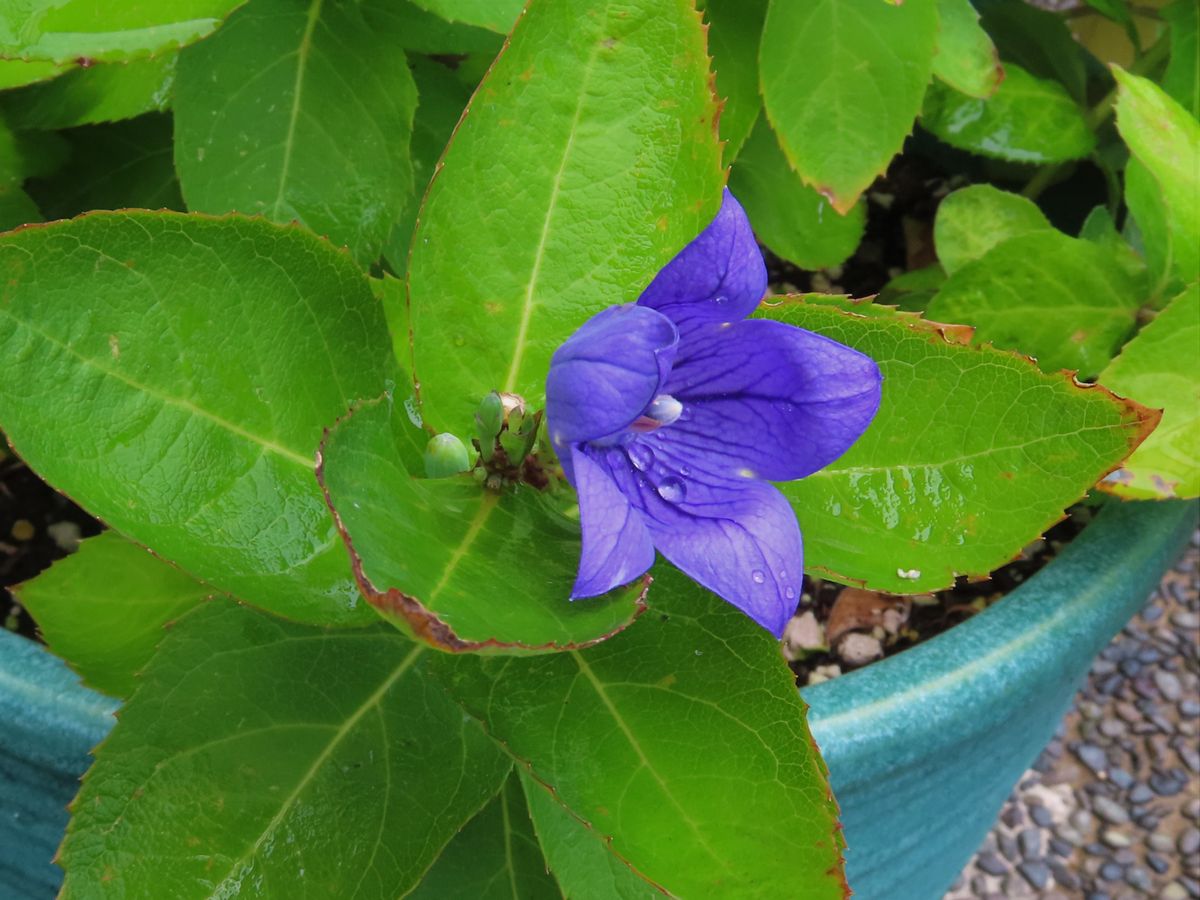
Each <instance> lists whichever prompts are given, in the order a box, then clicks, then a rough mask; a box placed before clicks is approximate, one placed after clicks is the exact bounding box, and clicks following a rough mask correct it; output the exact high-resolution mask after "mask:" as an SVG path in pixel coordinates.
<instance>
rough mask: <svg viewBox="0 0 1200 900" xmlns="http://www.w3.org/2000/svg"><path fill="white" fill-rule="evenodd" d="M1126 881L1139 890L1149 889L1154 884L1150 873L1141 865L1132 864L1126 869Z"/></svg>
mask: <svg viewBox="0 0 1200 900" xmlns="http://www.w3.org/2000/svg"><path fill="white" fill-rule="evenodd" d="M1125 883H1126V884H1128V885H1129V886H1130V887H1135V888H1137V889H1138V890H1139V891H1148V890H1150V888H1151V886H1152V882H1151V880H1150V873H1149V872H1147V871H1146V870H1145V869H1143V868H1142V867H1141V866H1130V867H1129V868H1128V869H1126V870H1125Z"/></svg>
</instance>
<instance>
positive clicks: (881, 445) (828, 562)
mask: <svg viewBox="0 0 1200 900" xmlns="http://www.w3.org/2000/svg"><path fill="white" fill-rule="evenodd" d="M764 315H766V316H768V317H770V318H772V319H777V320H779V321H783V322H788V323H789V324H792V325H797V326H799V327H801V328H807V329H809V330H810V331H815V332H817V333H818V334H824V335H826V336H828V337H831V338H833V339H834V340H837V341H841V342H842V343H844V344H847V345H849V346H851V347H854V348H855V349H856V350H860V351H862V352H863V353H866V354H867V355H868V356H870V357H871V358H872V359H874V360H875V361H876V362H877V363H878V364H879V367H880V369H881V370H882V371H883V378H884V381H883V401H882V403H881V405H880V408H879V412H878V413H876V415H875V419H874V421H873V422H872V423H871V426H870V427H869V428H868V429H867V432H866V433H865V434H864V435H863V436H862V437H861V438H859V440H858V442H857V443H856V444H855V445H854V446H853V447H851V448H850V450H849V452H847V453H846V455H845V456H843V457H841V458H840V459H838V460H837V461H836V462H834V463H833V464H832V465H830V466H827V467H826V468H824V469H822V470H821V471H819V472H817V473H815V474H814V475H810V476H809V477H808V478H805V479H803V480H802V481H792V482H788V483H786V484H781V485H779V488H780V489H781V490H782V491H783V492H784V494H785V495H786V496H787V497H788V499H789V500H791V501H792V504H793V505H794V506H795V508H796V515H797V518H798V519H799V521H800V528H801V531H802V532H803V534H804V544H805V562H806V564H807V567H808V568H809V571H811V572H812V573H814V574H817V575H821V576H826V577H832V578H834V579H835V580H838V581H843V582H848V583H849V582H853V583H862V584H864V585H865V586H866V587H868V588H870V589H873V590H880V591H891V592H895V593H902V594H909V593H921V592H924V591H932V590H938V589H940V588H944V587H949V586H950V585H951V584H953V582H954V578H955V576H956V575H984V574H987V573H988V572H991V571H992V570H993V569H996V568H998V567H999V566H1001V565H1003V564H1004V563H1006V562H1008V561H1009V560H1010V559H1012V558H1013V557H1014V556H1015V555H1016V554H1017V553H1018V552H1019V551H1020V549H1021V548H1022V547H1024V546H1025V545H1026V544H1027V543H1029V542H1030V541H1031V540H1033V539H1034V538H1036V537H1037V536H1039V535H1040V534H1041V533H1042V532H1043V531H1044V529H1045V528H1047V527H1048V526H1049V525H1050V524H1052V523H1053V522H1055V521H1057V520H1058V519H1060V518H1061V517H1062V514H1063V510H1064V509H1065V508H1066V507H1067V506H1069V505H1070V504H1071V503H1073V502H1075V501H1076V500H1078V499H1079V498H1080V497H1081V496H1082V495H1083V493H1084V492H1085V491H1086V490H1087V489H1088V488H1090V487H1091V486H1092V485H1093V484H1095V483H1096V481H1097V480H1098V479H1099V478H1101V477H1102V476H1103V475H1104V474H1105V473H1107V472H1108V471H1110V470H1111V469H1113V468H1114V467H1115V466H1116V465H1117V464H1119V463H1120V461H1121V460H1122V459H1124V458H1125V457H1126V456H1127V455H1128V454H1129V453H1130V452H1131V451H1132V450H1133V448H1134V447H1136V446H1137V445H1138V443H1140V442H1141V440H1142V439H1143V438H1144V437H1145V436H1146V434H1148V433H1149V431H1150V429H1151V428H1153V426H1154V423H1155V421H1156V419H1157V414H1155V413H1154V412H1152V411H1150V410H1147V409H1144V408H1143V407H1141V406H1138V405H1137V404H1134V403H1130V402H1128V401H1122V400H1120V399H1118V398H1116V397H1113V396H1112V395H1111V394H1110V393H1108V392H1107V391H1105V390H1104V389H1103V388H1097V387H1088V386H1081V385H1079V384H1078V383H1076V382H1074V381H1073V380H1072V379H1070V378H1068V377H1065V376H1063V375H1062V374H1058V373H1055V374H1046V373H1043V372H1040V371H1038V369H1037V368H1036V367H1035V366H1034V365H1033V364H1032V363H1031V362H1029V361H1028V360H1026V359H1024V358H1022V357H1020V356H1016V355H1014V354H1011V353H1006V352H1003V351H1000V350H994V349H992V348H990V347H987V346H974V345H970V344H969V343H968V341H969V338H970V330H969V329H955V328H953V327H950V326H944V325H938V324H936V323H933V322H926V321H923V320H921V319H919V318H918V317H916V316H914V315H911V314H906V313H896V312H895V311H892V310H888V309H887V308H880V307H876V306H873V305H871V304H866V303H861V302H853V301H845V300H841V301H838V300H829V299H824V300H823V299H819V298H817V297H816V296H815V295H810V296H809V297H808V298H806V300H805V301H802V300H801V299H800V298H784V299H781V300H780V302H779V305H777V306H768V307H766V308H765V309H764ZM651 593H652V594H653V591H652V592H651Z"/></svg>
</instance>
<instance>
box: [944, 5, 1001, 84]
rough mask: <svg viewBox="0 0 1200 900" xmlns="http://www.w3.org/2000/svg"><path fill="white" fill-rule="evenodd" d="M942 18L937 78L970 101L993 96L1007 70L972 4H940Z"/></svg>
mask: <svg viewBox="0 0 1200 900" xmlns="http://www.w3.org/2000/svg"><path fill="white" fill-rule="evenodd" d="M938 18H939V19H940V20H941V34H940V35H939V36H938V47H937V55H936V56H935V57H934V58H933V74H934V75H935V76H936V77H938V78H940V79H941V80H942V81H944V82H946V84H948V85H950V87H952V88H954V89H955V90H956V91H959V92H960V93H963V94H966V95H968V96H970V97H979V98H981V99H986V98H988V97H990V96H992V94H994V93H995V92H996V88H997V87H999V86H1000V81H1001V80H1002V79H1003V78H1004V67H1003V66H1001V65H1000V55H999V54H998V53H997V52H996V48H995V46H993V44H992V39H991V38H990V37H988V34H987V32H986V31H984V30H983V27H982V26H981V25H980V24H979V13H977V12H976V11H975V8H974V7H973V6H971V0H938Z"/></svg>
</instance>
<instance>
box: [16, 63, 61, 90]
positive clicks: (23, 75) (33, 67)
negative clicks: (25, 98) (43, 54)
mask: <svg viewBox="0 0 1200 900" xmlns="http://www.w3.org/2000/svg"><path fill="white" fill-rule="evenodd" d="M71 68H72V66H71V65H70V64H68V63H52V62H26V61H25V60H22V59H0V90H3V91H7V90H9V89H11V88H19V87H24V86H25V85H27V84H35V83H37V82H39V81H48V80H49V79H51V78H55V77H57V76H59V75H61V74H62V73H63V72H66V71H67V70H69V69H71Z"/></svg>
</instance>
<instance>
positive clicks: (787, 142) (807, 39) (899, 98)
mask: <svg viewBox="0 0 1200 900" xmlns="http://www.w3.org/2000/svg"><path fill="white" fill-rule="evenodd" d="M937 34H938V13H937V2H936V0H907V2H905V3H904V4H902V5H898V6H889V5H888V4H886V3H881V2H879V0H811V2H806V3H772V4H771V7H770V10H769V12H768V13H767V21H766V25H765V27H764V29H763V36H762V49H761V51H760V54H759V59H760V65H761V69H762V91H763V100H764V102H765V105H766V110H767V117H768V118H769V119H770V121H771V125H772V126H773V127H774V129H775V133H776V134H778V135H779V142H780V145H781V146H782V147H783V151H784V153H785V154H786V155H787V158H788V159H789V160H791V163H792V165H793V166H794V167H795V169H796V171H797V172H798V173H799V174H800V177H801V178H802V179H804V181H805V182H806V183H808V184H811V185H813V187H815V188H816V189H817V190H818V191H820V192H821V193H823V194H825V195H826V196H827V197H829V198H830V200H831V201H832V202H833V204H834V206H835V207H837V208H838V209H839V210H841V211H842V212H847V211H848V210H849V209H850V207H851V206H853V205H854V203H855V201H856V200H857V199H858V195H859V194H861V193H862V192H863V191H864V190H866V188H867V186H868V185H869V184H870V183H871V182H872V181H874V180H875V176H876V175H878V174H879V173H880V172H882V171H883V170H884V169H885V168H886V167H887V164H888V162H889V161H890V160H891V158H892V157H893V156H894V155H895V154H896V153H898V152H899V151H900V146H901V144H903V143H904V138H905V137H907V136H908V134H909V133H910V132H911V131H912V127H913V119H914V118H916V115H917V113H918V112H919V111H920V109H921V98H922V97H923V96H924V94H925V88H926V86H927V85H928V84H929V81H930V77H931V74H932V71H933V56H934V53H935V52H936V48H937Z"/></svg>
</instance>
